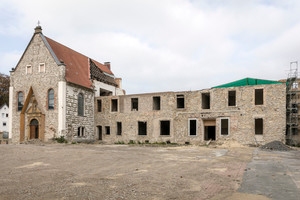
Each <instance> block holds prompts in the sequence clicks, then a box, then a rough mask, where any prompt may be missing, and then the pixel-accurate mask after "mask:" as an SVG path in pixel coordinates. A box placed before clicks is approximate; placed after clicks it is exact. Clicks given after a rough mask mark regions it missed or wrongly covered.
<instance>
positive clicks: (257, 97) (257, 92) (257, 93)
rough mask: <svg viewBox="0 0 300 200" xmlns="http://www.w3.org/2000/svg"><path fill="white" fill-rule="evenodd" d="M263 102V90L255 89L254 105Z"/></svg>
mask: <svg viewBox="0 0 300 200" xmlns="http://www.w3.org/2000/svg"><path fill="white" fill-rule="evenodd" d="M263 104H264V90H263V89H255V105H263Z"/></svg>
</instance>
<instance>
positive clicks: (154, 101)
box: [153, 97, 160, 110]
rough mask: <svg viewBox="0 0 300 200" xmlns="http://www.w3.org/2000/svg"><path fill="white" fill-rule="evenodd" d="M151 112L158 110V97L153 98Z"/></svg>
mask: <svg viewBox="0 0 300 200" xmlns="http://www.w3.org/2000/svg"><path fill="white" fill-rule="evenodd" d="M153 110H160V97H153Z"/></svg>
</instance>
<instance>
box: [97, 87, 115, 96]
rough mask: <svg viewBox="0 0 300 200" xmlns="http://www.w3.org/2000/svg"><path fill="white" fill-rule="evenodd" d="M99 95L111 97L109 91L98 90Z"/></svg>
mask: <svg viewBox="0 0 300 200" xmlns="http://www.w3.org/2000/svg"><path fill="white" fill-rule="evenodd" d="M99 95H100V96H112V92H111V91H109V90H105V89H102V88H100V89H99Z"/></svg>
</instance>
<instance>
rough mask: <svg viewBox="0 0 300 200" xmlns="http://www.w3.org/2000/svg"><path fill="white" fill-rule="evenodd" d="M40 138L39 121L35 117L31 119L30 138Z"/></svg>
mask: <svg viewBox="0 0 300 200" xmlns="http://www.w3.org/2000/svg"><path fill="white" fill-rule="evenodd" d="M38 138H39V121H38V120H36V119H33V120H31V121H30V139H38Z"/></svg>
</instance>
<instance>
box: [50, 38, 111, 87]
mask: <svg viewBox="0 0 300 200" xmlns="http://www.w3.org/2000/svg"><path fill="white" fill-rule="evenodd" d="M45 38H46V40H47V42H48V43H49V45H50V47H51V48H52V50H53V52H54V54H55V55H56V57H57V59H58V60H59V61H63V63H64V64H65V65H66V81H68V82H71V83H75V84H77V85H81V86H84V87H88V88H91V87H92V83H91V81H90V71H89V69H90V67H89V64H90V63H89V58H88V57H87V56H85V55H82V54H81V53H78V52H76V51H74V50H72V49H70V48H69V47H66V46H64V45H62V44H60V43H58V42H56V41H54V40H52V39H50V38H48V37H46V36H45ZM93 61H95V60H93ZM95 63H96V65H97V66H98V67H99V68H100V69H101V70H102V71H104V72H106V73H108V74H111V75H113V73H112V71H111V70H110V69H108V68H107V66H105V65H103V64H101V63H99V62H97V61H96V62H95Z"/></svg>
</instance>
